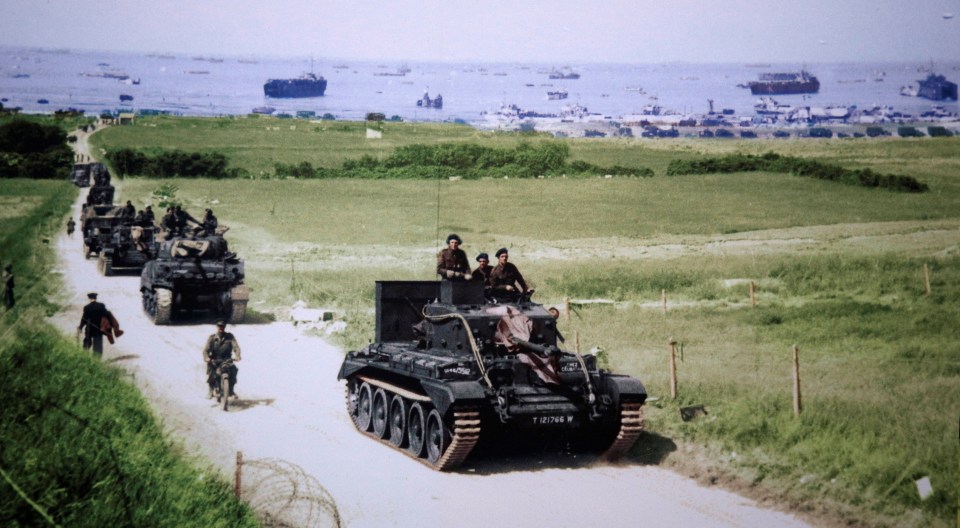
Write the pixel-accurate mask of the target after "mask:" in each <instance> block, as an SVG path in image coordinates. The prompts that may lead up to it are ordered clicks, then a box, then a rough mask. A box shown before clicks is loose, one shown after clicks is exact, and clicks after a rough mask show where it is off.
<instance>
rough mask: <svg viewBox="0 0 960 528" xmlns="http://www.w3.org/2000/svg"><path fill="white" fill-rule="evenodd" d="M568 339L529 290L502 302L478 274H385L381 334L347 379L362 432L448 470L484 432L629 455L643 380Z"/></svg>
mask: <svg viewBox="0 0 960 528" xmlns="http://www.w3.org/2000/svg"><path fill="white" fill-rule="evenodd" d="M561 345H562V336H561V335H560V333H559V332H558V330H557V326H556V320H555V319H554V318H553V316H552V315H550V313H549V312H547V310H546V309H544V308H543V306H541V305H540V304H537V303H535V302H532V301H530V299H529V298H521V299H518V300H517V302H509V303H503V302H501V303H496V302H494V301H491V300H488V299H486V298H485V297H484V291H483V286H482V285H481V284H480V283H478V282H475V281H464V282H453V281H442V282H438V281H381V282H378V283H377V297H376V336H375V340H374V342H373V343H372V344H371V345H369V346H368V347H366V348H365V349H362V350H358V351H352V352H349V353H348V354H347V357H346V358H345V360H344V362H343V365H342V366H341V368H340V373H339V375H338V379H343V380H346V382H347V387H346V391H347V412H348V413H349V414H350V416H351V418H352V419H353V422H354V424H355V425H356V427H357V429H359V430H360V431H361V432H363V433H364V434H366V435H368V436H371V437H374V438H376V439H378V440H380V441H383V442H386V443H389V444H390V445H392V446H394V447H396V448H398V449H401V450H402V451H403V452H405V453H406V454H408V455H409V456H412V457H414V458H416V459H417V460H419V461H421V462H423V463H425V464H427V465H429V466H431V467H433V468H435V469H438V470H449V469H453V468H455V467H456V466H457V465H459V464H460V463H461V462H462V461H463V460H465V459H466V458H467V456H468V455H469V454H470V452H471V451H472V450H473V448H474V446H475V445H476V444H477V443H478V442H479V441H480V439H481V437H482V438H484V439H486V438H490V439H491V442H494V443H496V442H498V441H499V440H498V439H504V438H507V437H510V436H511V435H523V436H528V437H544V438H546V437H557V436H563V437H565V438H568V439H569V440H570V441H571V443H573V444H575V445H578V446H582V447H584V448H588V449H594V450H597V451H600V452H602V453H603V455H604V456H605V457H606V458H609V459H615V458H617V457H619V456H621V455H622V454H623V453H625V452H626V451H627V450H628V449H629V448H630V447H631V446H632V445H633V443H634V442H635V441H636V439H637V437H638V436H639V435H640V432H641V431H642V428H643V415H642V406H643V403H644V401H645V400H646V390H645V388H644V387H643V384H642V383H641V382H640V381H639V380H637V379H636V378H633V377H630V376H625V375H617V374H612V373H610V372H606V371H604V370H602V369H598V368H597V362H596V358H595V357H594V356H592V355H583V356H581V355H578V354H575V353H572V352H568V351H564V350H563V349H562V348H561Z"/></svg>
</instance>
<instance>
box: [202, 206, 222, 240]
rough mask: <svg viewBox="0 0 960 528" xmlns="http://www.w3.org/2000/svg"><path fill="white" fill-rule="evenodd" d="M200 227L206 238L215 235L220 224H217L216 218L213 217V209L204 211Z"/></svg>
mask: <svg viewBox="0 0 960 528" xmlns="http://www.w3.org/2000/svg"><path fill="white" fill-rule="evenodd" d="M201 225H202V228H203V231H204V233H206V235H207V236H213V235H215V234H216V233H217V226H218V225H220V224H219V222H217V217H216V216H214V215H213V209H207V210H206V211H204V213H203V221H202V224H201Z"/></svg>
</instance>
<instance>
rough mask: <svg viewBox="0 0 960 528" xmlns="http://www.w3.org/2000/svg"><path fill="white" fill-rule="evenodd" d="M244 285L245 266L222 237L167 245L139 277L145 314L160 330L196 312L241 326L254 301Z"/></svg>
mask: <svg viewBox="0 0 960 528" xmlns="http://www.w3.org/2000/svg"><path fill="white" fill-rule="evenodd" d="M243 279H244V266H243V261H242V260H240V259H239V258H237V255H236V254H235V253H232V252H230V251H229V250H228V246H227V241H226V240H225V239H224V238H223V237H222V236H218V235H214V236H206V237H178V238H173V239H171V240H166V241H164V242H162V243H161V244H160V245H159V247H158V250H157V256H156V258H155V259H154V260H151V261H149V262H147V263H146V264H145V265H144V267H143V271H142V272H141V274H140V293H141V294H142V296H143V309H144V311H145V312H146V313H147V315H149V316H150V318H151V319H153V322H154V323H155V324H158V325H163V324H169V323H170V322H171V320H172V319H173V318H174V316H175V315H176V314H178V313H185V312H192V311H205V312H213V314H215V315H216V316H217V317H218V318H223V319H226V320H229V321H230V322H232V323H239V322H240V321H242V320H243V318H244V316H245V315H246V310H247V301H248V300H249V299H250V290H249V289H248V288H247V286H246V285H245V284H244V283H243Z"/></svg>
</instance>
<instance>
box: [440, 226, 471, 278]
mask: <svg viewBox="0 0 960 528" xmlns="http://www.w3.org/2000/svg"><path fill="white" fill-rule="evenodd" d="M462 243H463V241H462V240H460V237H459V236H457V235H456V234H452V233H451V234H450V236H448V237H447V247H445V248H443V249H442V250H440V252H439V253H437V275H440V278H442V279H446V280H471V279H473V275H471V274H470V261H468V260H467V254H466V253H464V252H463V250H462V249H460V244H462Z"/></svg>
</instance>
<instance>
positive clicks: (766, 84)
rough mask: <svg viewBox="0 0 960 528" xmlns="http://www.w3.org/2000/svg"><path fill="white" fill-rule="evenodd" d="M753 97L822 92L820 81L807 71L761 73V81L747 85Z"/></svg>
mask: <svg viewBox="0 0 960 528" xmlns="http://www.w3.org/2000/svg"><path fill="white" fill-rule="evenodd" d="M747 86H748V87H749V88H750V93H752V94H753V95H788V94H808V93H817V92H818V91H820V81H819V80H817V78H816V77H815V76H813V75H810V74H809V73H808V72H807V71H805V70H801V71H800V72H787V73H761V74H760V80H759V81H751V82H750V83H748V84H747Z"/></svg>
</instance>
